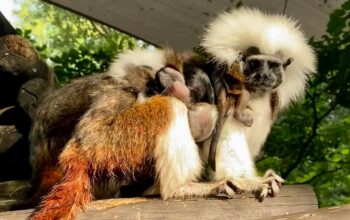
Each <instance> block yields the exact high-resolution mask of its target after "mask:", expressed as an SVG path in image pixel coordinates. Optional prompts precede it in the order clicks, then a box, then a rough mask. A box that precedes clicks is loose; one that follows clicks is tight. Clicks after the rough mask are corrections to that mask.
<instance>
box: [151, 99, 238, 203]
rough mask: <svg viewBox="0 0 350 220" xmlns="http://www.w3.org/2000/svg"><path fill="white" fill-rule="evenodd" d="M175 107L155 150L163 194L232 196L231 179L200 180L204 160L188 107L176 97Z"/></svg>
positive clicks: (177, 195) (176, 196)
mask: <svg viewBox="0 0 350 220" xmlns="http://www.w3.org/2000/svg"><path fill="white" fill-rule="evenodd" d="M172 108H173V119H172V120H171V121H170V123H169V125H170V126H169V128H168V129H167V130H166V131H165V132H164V134H163V135H162V136H161V137H159V140H158V142H157V146H156V148H155V151H154V154H155V155H154V157H155V160H156V172H157V176H158V180H157V181H158V183H159V186H160V194H161V197H162V198H163V199H168V198H185V197H209V196H219V195H222V194H224V195H226V196H227V197H232V196H233V195H234V193H235V192H234V189H235V187H234V186H233V184H231V183H230V182H229V181H226V180H223V181H217V182H212V183H199V182H197V179H198V177H199V176H200V174H201V171H202V162H201V159H200V156H199V152H198V147H197V145H196V143H195V142H194V139H193V137H192V135H191V130H190V126H189V120H188V109H187V107H186V106H185V104H184V103H183V102H181V101H179V100H176V99H173V105H172ZM151 191H152V190H151Z"/></svg>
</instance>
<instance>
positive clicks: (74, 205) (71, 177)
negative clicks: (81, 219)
mask: <svg viewBox="0 0 350 220" xmlns="http://www.w3.org/2000/svg"><path fill="white" fill-rule="evenodd" d="M60 163H61V166H62V168H63V170H64V178H63V180H62V181H61V182H60V183H59V184H57V185H56V186H54V187H53V188H52V190H51V191H50V192H49V194H48V195H47V196H45V197H44V199H43V201H42V202H41V204H40V205H39V206H38V207H37V208H36V209H35V210H34V212H33V213H32V215H31V216H30V217H29V219H31V220H44V219H45V220H50V219H62V220H70V219H75V218H76V215H77V211H78V210H79V209H84V207H85V206H86V204H87V203H88V202H89V201H91V199H92V194H91V182H90V178H89V175H88V163H87V161H86V160H85V158H84V157H83V156H82V155H81V154H79V152H78V148H77V144H76V143H74V144H68V145H67V147H66V149H65V150H64V151H63V152H62V154H61V157H60Z"/></svg>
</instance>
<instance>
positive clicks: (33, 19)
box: [15, 0, 147, 82]
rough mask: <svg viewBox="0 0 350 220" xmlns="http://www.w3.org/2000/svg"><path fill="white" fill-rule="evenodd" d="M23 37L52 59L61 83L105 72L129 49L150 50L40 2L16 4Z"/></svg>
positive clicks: (142, 44) (128, 37)
mask: <svg viewBox="0 0 350 220" xmlns="http://www.w3.org/2000/svg"><path fill="white" fill-rule="evenodd" d="M16 1H17V3H18V4H19V5H20V7H19V9H18V10H17V11H16V12H15V14H16V15H17V17H18V24H17V26H19V27H20V28H21V30H24V31H19V32H20V34H22V35H23V36H25V37H27V38H28V39H30V40H31V41H32V42H33V43H34V45H35V46H36V48H37V50H38V51H39V53H40V55H41V56H42V57H43V58H45V59H48V61H49V63H52V64H53V66H54V71H55V73H56V74H57V77H58V79H59V81H60V82H67V81H69V80H70V79H72V78H75V77H79V76H83V75H89V74H92V73H97V72H103V71H105V70H106V68H107V66H108V65H109V63H110V62H111V60H112V59H113V58H114V57H115V56H116V55H117V54H118V53H120V52H122V51H123V50H125V49H133V48H135V47H145V46H147V45H146V44H145V43H143V42H142V41H140V40H137V39H135V38H133V37H130V36H128V35H126V34H122V33H120V32H118V31H115V30H114V29H111V28H109V27H107V26H105V25H101V24H98V23H95V22H92V21H90V20H88V19H85V18H83V17H81V16H78V15H75V14H73V13H71V12H69V11H67V10H63V9H60V8H58V7H55V6H53V5H50V4H47V3H45V2H43V1H39V0H16Z"/></svg>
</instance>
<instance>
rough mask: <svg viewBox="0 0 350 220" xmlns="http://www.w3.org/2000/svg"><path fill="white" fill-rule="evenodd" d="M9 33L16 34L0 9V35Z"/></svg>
mask: <svg viewBox="0 0 350 220" xmlns="http://www.w3.org/2000/svg"><path fill="white" fill-rule="evenodd" d="M9 34H16V30H15V29H14V28H13V27H12V25H11V24H10V22H9V21H8V20H7V19H6V18H5V16H4V15H3V14H2V13H1V11H0V37H1V36H5V35H9Z"/></svg>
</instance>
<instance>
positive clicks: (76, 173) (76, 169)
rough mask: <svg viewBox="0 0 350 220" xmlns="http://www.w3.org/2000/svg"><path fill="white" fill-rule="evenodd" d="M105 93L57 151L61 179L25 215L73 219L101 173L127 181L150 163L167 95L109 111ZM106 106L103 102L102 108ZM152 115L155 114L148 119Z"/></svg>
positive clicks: (38, 219)
mask: <svg viewBox="0 0 350 220" xmlns="http://www.w3.org/2000/svg"><path fill="white" fill-rule="evenodd" d="M111 96H113V94H108V95H106V96H105V97H104V98H101V100H100V101H99V102H97V103H95V106H93V107H92V109H95V110H98V112H99V113H100V114H96V112H95V111H92V110H90V111H88V112H87V113H86V114H85V115H84V116H83V118H82V120H81V121H80V122H79V123H78V125H77V127H76V130H75V133H74V135H73V137H72V138H71V140H70V141H69V142H68V143H67V145H66V147H65V148H64V150H63V151H62V154H61V156H60V165H61V167H62V169H63V173H64V178H63V180H62V181H61V182H60V183H59V184H58V185H56V186H55V187H53V189H52V190H51V191H50V193H49V194H48V195H47V196H46V197H45V198H44V200H43V201H42V203H41V204H40V206H38V208H37V209H36V210H35V211H34V213H33V214H32V215H31V216H30V219H32V220H42V219H63V220H69V219H75V217H76V215H77V210H79V209H84V207H85V205H86V204H87V203H88V202H89V201H90V200H91V199H92V194H91V184H92V182H93V181H94V180H95V179H99V178H100V177H101V176H109V177H112V176H115V177H116V178H117V180H119V181H121V180H125V181H131V180H132V179H133V178H135V177H137V176H138V174H139V173H140V172H141V173H144V172H145V170H148V169H152V166H148V161H152V160H153V159H154V158H152V155H153V150H154V147H155V146H156V143H157V140H158V138H159V136H160V135H162V131H165V130H166V128H167V126H168V122H169V121H170V119H171V117H172V108H171V104H170V99H171V98H169V97H162V96H155V97H152V98H150V99H149V100H148V101H146V102H144V103H142V104H135V105H133V106H132V107H131V108H129V109H127V110H125V111H123V112H122V113H120V114H113V113H114V111H115V110H114V105H116V104H117V101H116V100H115V99H111ZM106 107H108V108H106ZM154 118H157V119H159V120H154Z"/></svg>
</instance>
